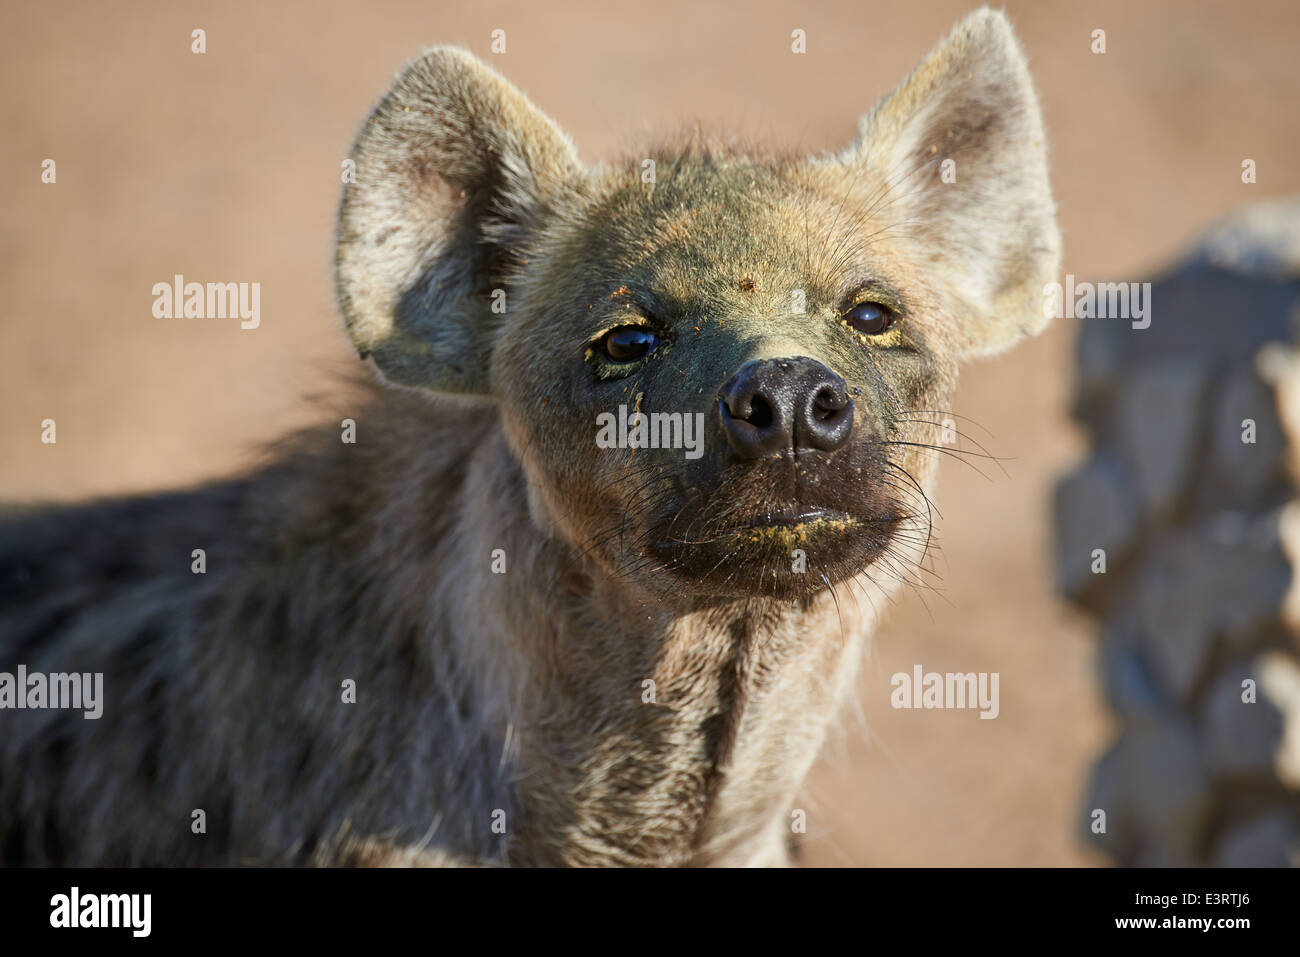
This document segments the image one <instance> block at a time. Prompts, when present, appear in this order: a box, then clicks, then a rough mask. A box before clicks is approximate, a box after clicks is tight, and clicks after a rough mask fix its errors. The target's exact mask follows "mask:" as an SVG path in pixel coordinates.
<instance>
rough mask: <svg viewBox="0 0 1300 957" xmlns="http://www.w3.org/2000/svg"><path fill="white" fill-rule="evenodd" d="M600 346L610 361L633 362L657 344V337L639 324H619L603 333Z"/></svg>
mask: <svg viewBox="0 0 1300 957" xmlns="http://www.w3.org/2000/svg"><path fill="white" fill-rule="evenodd" d="M600 345H601V348H603V349H604V350H605V355H606V357H607V358H609V359H610V360H611V361H612V362H635V361H636V360H637V359H640V358H641V357H642V356H646V355H649V354H650V353H651V352H653V351H654V348H655V346H657V345H659V337H658V336H656V335H655V334H654V333H653V332H651V331H650V330H649V329H645V328H643V327H641V326H619V327H618V328H617V329H611V330H609V332H607V333H605V337H604V338H603V339H601V340H600Z"/></svg>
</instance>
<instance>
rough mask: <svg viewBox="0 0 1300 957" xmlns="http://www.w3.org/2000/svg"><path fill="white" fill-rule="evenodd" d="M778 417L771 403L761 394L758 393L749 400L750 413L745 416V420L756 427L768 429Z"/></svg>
mask: <svg viewBox="0 0 1300 957" xmlns="http://www.w3.org/2000/svg"><path fill="white" fill-rule="evenodd" d="M775 418H776V413H775V412H773V411H772V406H771V404H770V403H769V402H768V401H767V399H765V398H763V397H762V396H761V395H756V396H753V397H751V398H750V400H749V415H747V416H745V421H746V422H748V423H749V424H750V425H752V426H753V427H754V428H756V429H766V428H767V427H768V426H770V425H771V424H772V422H773V420H774V419H775Z"/></svg>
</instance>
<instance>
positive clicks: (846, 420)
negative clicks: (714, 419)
mask: <svg viewBox="0 0 1300 957" xmlns="http://www.w3.org/2000/svg"><path fill="white" fill-rule="evenodd" d="M718 411H719V412H720V413H721V415H722V425H723V427H724V429H725V430H726V433H727V441H728V442H730V443H731V447H732V449H733V450H735V452H736V454H737V455H739V456H740V457H742V458H747V459H757V458H762V457H764V456H768V455H775V454H779V453H781V452H784V451H786V450H788V449H792V450H794V451H795V452H803V451H807V450H810V449H818V450H820V451H822V452H833V451H835V450H836V449H838V448H839V447H840V446H841V445H843V444H844V443H845V442H847V441H848V439H849V433H850V432H852V431H853V401H852V400H851V399H850V398H849V393H848V390H847V389H845V387H844V380H843V379H841V378H840V377H839V376H837V375H836V374H835V373H834V372H832V371H831V370H830V369H828V368H826V367H825V366H824V365H822V364H821V363H820V362H818V361H817V360H816V359H809V358H808V357H807V356H796V357H794V358H791V359H751V360H750V361H749V362H746V363H745V364H744V365H743V366H741V367H740V371H739V372H737V373H736V374H735V375H734V376H732V377H731V379H730V380H729V381H728V382H727V384H726V385H724V386H723V387H722V391H721V392H719V393H718Z"/></svg>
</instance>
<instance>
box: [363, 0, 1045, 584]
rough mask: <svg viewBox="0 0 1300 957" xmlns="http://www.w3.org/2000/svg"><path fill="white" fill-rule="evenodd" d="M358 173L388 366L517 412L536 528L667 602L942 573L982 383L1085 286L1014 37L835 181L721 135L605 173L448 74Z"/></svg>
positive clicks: (917, 107) (888, 116)
mask: <svg viewBox="0 0 1300 957" xmlns="http://www.w3.org/2000/svg"><path fill="white" fill-rule="evenodd" d="M353 156H354V159H355V161H356V170H355V177H356V181H355V183H354V184H352V185H350V186H348V187H347V191H346V195H345V197H344V201H343V206H342V212H341V220H340V230H339V246H338V260H337V276H338V284H339V292H340V299H341V303H342V308H343V312H344V316H345V319H346V323H347V327H348V330H349V332H350V334H351V336H352V338H353V341H354V342H355V344H356V345H357V347H358V349H359V351H360V352H361V354H362V355H363V356H366V355H368V356H371V357H373V359H374V361H375V363H376V364H377V366H378V368H379V370H380V371H381V372H382V374H383V376H384V377H385V378H387V379H388V380H389V381H391V382H393V383H396V384H399V385H404V386H412V387H418V388H424V389H428V390H432V391H434V392H437V393H445V394H455V395H459V396H462V397H466V398H477V399H482V400H486V401H490V402H495V404H496V405H497V407H498V409H499V412H500V416H501V423H502V425H503V428H504V430H505V434H506V436H507V438H508V441H509V444H510V448H511V449H512V451H513V453H514V455H515V457H516V458H517V460H518V462H519V463H520V466H521V469H522V472H523V475H524V477H525V478H526V481H527V483H528V489H529V500H530V510H531V513H532V520H533V521H535V522H536V523H537V524H538V526H539V527H540V528H542V529H544V530H545V531H546V533H547V534H549V535H553V536H558V537H561V538H562V539H565V540H567V541H568V543H569V544H571V545H572V546H573V547H575V548H577V549H580V550H582V551H583V552H585V553H586V554H588V555H589V556H590V557H591V558H592V559H593V560H594V561H595V562H597V563H598V564H599V566H601V567H602V568H603V570H604V571H606V572H607V573H608V574H610V575H614V576H618V577H619V579H620V580H621V581H627V582H631V583H633V584H634V585H637V586H640V587H644V588H645V589H648V590H650V591H656V592H657V593H658V594H660V595H664V596H667V595H673V596H688V597H689V596H719V595H721V596H727V595H732V596H755V595H772V596H776V597H782V598H790V597H798V596H800V595H806V594H809V593H811V592H815V591H817V590H820V589H823V588H826V587H829V586H833V585H834V584H835V583H836V582H838V581H841V580H843V579H845V578H848V577H851V576H856V575H860V574H863V573H864V571H867V570H869V569H870V568H871V567H872V565H873V563H878V562H890V561H898V560H900V559H901V558H903V556H904V553H905V554H907V555H911V556H913V557H915V556H916V554H917V552H918V550H919V549H920V548H921V547H922V546H923V544H924V539H925V535H926V532H927V530H928V515H927V505H928V498H927V492H928V489H929V486H930V483H931V481H932V475H933V470H934V465H935V462H936V460H937V458H938V455H937V454H936V451H937V449H941V448H942V446H943V443H944V442H945V441H947V440H948V439H949V438H950V430H951V428H952V424H951V422H950V421H945V420H946V419H947V416H948V413H946V411H945V410H947V409H948V406H949V397H950V391H951V389H952V386H953V384H954V379H955V370H956V368H957V366H958V364H959V362H960V361H961V360H962V359H964V358H965V357H967V356H972V355H978V354H987V353H992V352H996V351H999V350H1001V349H1004V348H1005V347H1007V346H1009V345H1010V344H1011V343H1013V342H1015V341H1016V340H1017V339H1019V338H1020V337H1021V336H1022V335H1025V334H1026V333H1034V332H1037V331H1038V330H1039V329H1040V328H1041V327H1042V326H1043V325H1044V323H1045V320H1044V319H1043V318H1042V312H1041V307H1040V304H1041V301H1042V290H1043V287H1044V284H1045V283H1047V282H1050V281H1051V280H1052V279H1054V277H1055V274H1056V271H1057V267H1058V262H1059V243H1060V240H1059V234H1058V231H1057V227H1056V223H1055V211H1054V207H1053V203H1052V200H1051V194H1050V188H1049V185H1048V179H1047V164H1046V156H1045V149H1044V137H1043V130H1042V123H1041V118H1040V115H1039V109H1038V105H1037V102H1036V99H1035V95H1034V92H1033V89H1032V86H1031V83H1030V79H1029V75H1028V72H1027V68H1026V64H1025V60H1024V56H1023V54H1022V53H1021V51H1020V49H1019V47H1018V45H1017V43H1016V40H1015V38H1014V36H1013V34H1012V32H1011V30H1010V27H1009V25H1008V23H1007V21H1006V19H1005V18H1004V17H1003V16H1002V15H1001V14H999V13H994V12H990V11H987V10H982V11H980V12H978V13H975V14H973V15H972V16H970V17H968V18H967V19H966V20H965V21H964V22H963V23H962V24H960V25H959V26H958V27H957V29H956V30H955V31H954V32H953V34H952V35H951V36H950V37H949V38H948V39H947V40H946V41H945V42H943V43H942V44H941V45H940V46H939V47H938V48H937V49H936V50H935V51H933V52H932V53H931V54H930V55H929V56H928V57H927V58H926V59H925V60H924V61H923V62H922V63H921V64H920V65H919V66H918V67H917V69H916V70H915V71H914V72H913V73H912V74H911V76H909V77H908V78H907V79H906V80H905V81H904V82H903V83H901V84H900V85H899V87H898V88H897V89H895V90H894V91H893V93H891V94H890V95H889V96H887V97H886V98H885V99H884V100H883V101H882V102H881V103H880V104H878V105H877V106H876V107H875V108H874V109H873V110H872V111H871V112H870V113H869V114H868V115H867V116H866V117H865V118H864V119H863V121H862V123H861V126H860V131H859V135H858V137H857V139H856V141H855V142H854V143H853V144H852V145H851V146H850V147H848V148H847V149H846V150H844V151H843V152H841V153H839V154H838V155H832V156H820V157H793V158H792V157H780V158H773V157H767V156H763V155H756V154H752V153H748V152H746V151H744V150H741V149H735V148H724V147H717V146H712V145H708V144H707V143H704V142H701V141H700V140H699V139H698V138H692V139H688V140H687V141H686V142H685V143H683V144H678V145H676V146H675V147H673V148H671V149H661V150H653V151H648V152H646V153H645V154H644V155H643V156H635V157H632V158H630V159H628V160H627V161H625V162H621V163H616V164H610V165H602V166H599V167H595V168H586V167H584V166H583V165H581V164H580V163H579V161H578V159H577V156H576V155H575V152H574V149H573V147H572V145H571V144H570V142H569V140H568V139H567V138H566V137H565V136H564V135H563V134H562V133H561V132H560V131H559V129H557V127H556V126H555V125H554V123H553V122H552V121H551V120H550V119H549V118H547V117H546V116H544V115H543V114H542V113H540V112H539V111H538V110H537V109H536V108H535V107H533V105H532V104H531V103H530V102H529V101H528V100H527V99H526V98H525V97H524V96H523V94H521V93H520V92H519V91H518V90H516V89H514V88H513V87H512V86H510V85H509V84H508V83H507V82H506V81H504V80H503V79H502V78H501V77H500V76H498V75H497V74H496V73H494V72H492V71H491V70H489V69H488V68H487V67H485V66H484V65H483V64H481V63H480V62H479V61H478V60H476V59H474V58H473V57H472V56H470V55H469V54H467V53H465V52H463V51H460V50H455V49H447V48H439V49H435V50H433V51H431V52H429V53H427V54H425V55H424V56H422V57H420V58H419V59H417V60H416V61H414V62H413V63H412V64H411V65H410V66H408V67H407V68H406V70H405V71H404V72H403V73H402V74H401V75H400V76H399V77H398V79H397V81H396V82H395V84H394V86H393V88H392V89H391V90H390V92H389V93H388V95H387V96H386V97H385V98H384V100H383V101H382V102H381V103H380V104H379V106H378V107H377V108H376V109H375V110H374V112H373V113H372V115H371V116H370V118H369V120H368V121H367V123H366V125H365V127H364V128H363V130H362V132H361V134H360V136H359V138H358V141H357V144H356V147H355V150H354V154H353ZM801 559H802V560H801Z"/></svg>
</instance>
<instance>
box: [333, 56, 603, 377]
mask: <svg viewBox="0 0 1300 957" xmlns="http://www.w3.org/2000/svg"><path fill="white" fill-rule="evenodd" d="M352 160H353V162H354V163H355V168H354V169H353V173H354V176H355V181H354V182H351V183H349V184H348V185H347V186H345V187H344V193H343V204H342V207H341V209H340V211H339V228H338V245H337V250H336V253H335V280H336V285H337V287H338V298H339V307H340V309H341V310H342V312H343V321H344V324H345V325H346V326H347V330H348V334H349V335H350V336H351V337H352V342H353V345H355V346H356V348H357V351H358V352H359V353H360V354H361V355H362V356H363V357H365V356H369V357H371V358H373V359H374V362H375V365H376V366H377V367H378V368H379V371H380V372H381V373H382V374H383V376H384V378H386V379H388V380H390V381H392V382H396V383H399V384H402V385H409V386H419V387H422V388H427V389H431V390H433V391H435V392H444V393H452V394H458V395H462V396H476V395H478V396H481V395H484V394H486V393H487V392H488V389H489V374H488V359H489V356H490V353H491V349H492V344H493V342H494V339H495V334H496V331H497V329H498V328H499V327H500V326H501V325H502V323H503V322H504V320H505V319H506V315H505V314H503V310H504V312H505V313H508V309H509V306H508V303H503V302H502V300H501V294H502V293H504V286H505V284H506V280H507V279H508V277H509V275H510V271H511V269H512V267H513V266H515V265H516V264H517V262H518V260H519V258H520V252H521V249H522V247H523V244H524V243H525V241H526V239H527V237H528V235H529V233H530V232H531V230H532V229H533V228H534V226H535V225H536V223H537V222H538V221H539V220H540V219H541V218H542V217H543V216H544V215H545V214H546V211H547V210H548V209H551V208H553V207H554V205H555V204H556V203H557V202H559V198H560V197H561V196H563V195H564V194H565V191H566V190H567V189H569V188H571V187H572V186H573V185H574V184H575V183H576V182H577V181H578V180H580V178H581V166H580V164H579V162H578V158H577V155H576V154H575V152H574V149H573V145H572V144H571V143H570V142H569V140H568V138H567V137H566V136H565V135H564V134H563V133H561V132H560V130H559V128H558V127H557V126H556V125H555V124H554V123H553V122H552V121H551V119H550V118H549V117H547V116H546V115H545V114H544V113H542V112H541V111H540V110H538V109H537V108H536V107H535V106H533V104H532V103H531V102H529V100H528V98H527V97H526V96H524V94H523V93H521V92H519V90H517V89H516V88H515V87H514V86H512V85H511V84H510V83H508V82H506V80H504V79H503V78H502V77H501V76H500V75H499V74H497V73H496V72H494V71H493V70H491V69H489V68H488V67H486V66H484V65H483V64H482V63H481V62H480V61H479V60H477V59H476V58H475V57H474V56H473V55H471V54H470V53H468V52H466V51H465V50H459V49H456V48H453V47H437V48H434V49H432V50H430V51H428V52H427V53H425V54H424V55H423V56H421V57H418V58H416V59H415V60H413V61H412V62H411V63H410V64H408V65H407V67H406V69H405V70H404V71H403V72H402V73H401V74H400V75H399V76H398V78H397V80H396V81H395V82H394V83H393V87H392V89H390V90H389V91H388V94H387V95H386V96H385V97H384V99H383V100H382V101H381V102H380V103H379V105H378V106H376V107H375V109H374V111H373V112H372V113H371V114H370V117H369V118H368V119H367V120H366V123H365V125H364V126H363V127H362V129H361V133H360V135H359V136H358V137H357V141H356V145H355V146H354V147H353V150H352ZM497 290H501V292H500V293H498V292H497ZM494 306H500V307H499V308H494Z"/></svg>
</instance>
